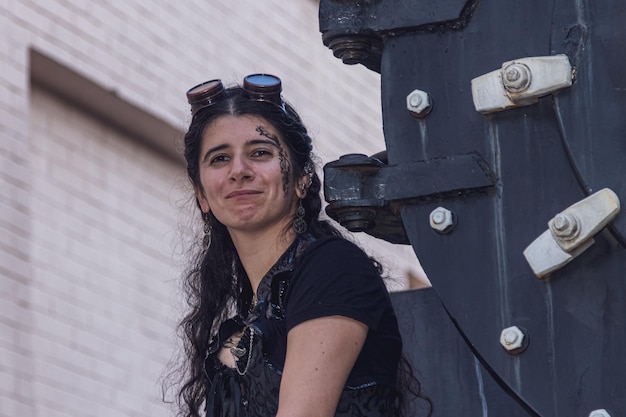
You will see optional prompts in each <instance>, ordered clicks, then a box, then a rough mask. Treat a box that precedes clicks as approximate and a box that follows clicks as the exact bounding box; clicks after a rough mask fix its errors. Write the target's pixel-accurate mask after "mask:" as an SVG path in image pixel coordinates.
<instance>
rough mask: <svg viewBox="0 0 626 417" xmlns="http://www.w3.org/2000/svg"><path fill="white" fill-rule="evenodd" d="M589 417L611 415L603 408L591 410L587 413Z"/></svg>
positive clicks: (608, 416) (609, 416) (606, 416)
mask: <svg viewBox="0 0 626 417" xmlns="http://www.w3.org/2000/svg"><path fill="white" fill-rule="evenodd" d="M589 417H611V415H610V414H609V412H608V411H606V410H605V409H604V408H601V409H599V410H593V411H592V412H591V413H589Z"/></svg>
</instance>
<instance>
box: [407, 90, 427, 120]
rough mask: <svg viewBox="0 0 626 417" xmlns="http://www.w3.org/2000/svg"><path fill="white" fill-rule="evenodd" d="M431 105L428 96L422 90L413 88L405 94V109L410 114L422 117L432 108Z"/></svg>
mask: <svg viewBox="0 0 626 417" xmlns="http://www.w3.org/2000/svg"><path fill="white" fill-rule="evenodd" d="M432 108H433V105H432V101H431V99H430V96H429V95H428V93H427V92H425V91H422V90H413V91H411V92H410V93H409V95H408V96H406V109H407V110H408V111H409V113H410V114H411V116H413V117H417V118H422V117H424V116H426V115H427V114H428V113H430V111H431V110H432Z"/></svg>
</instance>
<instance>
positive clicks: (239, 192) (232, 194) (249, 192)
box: [226, 190, 261, 198]
mask: <svg viewBox="0 0 626 417" xmlns="http://www.w3.org/2000/svg"><path fill="white" fill-rule="evenodd" d="M256 194H261V192H260V191H255V190H237V191H233V192H230V193H228V194H227V195H226V198H236V197H245V196H249V195H256Z"/></svg>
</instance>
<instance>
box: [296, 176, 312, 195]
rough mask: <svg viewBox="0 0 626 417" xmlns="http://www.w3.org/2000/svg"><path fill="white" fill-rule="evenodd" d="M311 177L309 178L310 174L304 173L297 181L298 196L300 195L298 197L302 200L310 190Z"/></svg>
mask: <svg viewBox="0 0 626 417" xmlns="http://www.w3.org/2000/svg"><path fill="white" fill-rule="evenodd" d="M310 181H311V179H310V178H309V176H308V175H303V176H301V177H300V178H299V179H298V181H297V182H296V189H295V192H296V196H298V198H299V199H300V200H302V199H304V197H306V193H307V191H309V185H310V183H309V182H310Z"/></svg>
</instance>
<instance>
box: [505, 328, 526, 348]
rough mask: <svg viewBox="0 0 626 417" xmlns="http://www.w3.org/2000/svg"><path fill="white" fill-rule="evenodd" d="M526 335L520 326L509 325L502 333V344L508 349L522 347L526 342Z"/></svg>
mask: <svg viewBox="0 0 626 417" xmlns="http://www.w3.org/2000/svg"><path fill="white" fill-rule="evenodd" d="M524 337H525V335H524V332H522V331H521V330H520V328H519V327H517V326H511V327H507V328H506V329H504V330H502V333H500V344H501V345H502V347H503V348H505V349H506V350H508V351H512V350H516V349H520V348H521V347H522V345H523V344H524Z"/></svg>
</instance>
